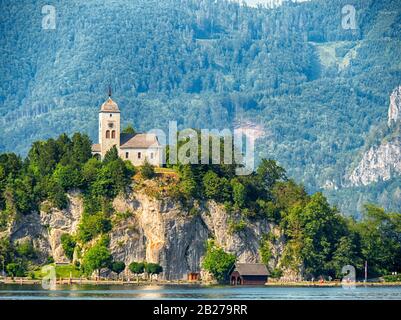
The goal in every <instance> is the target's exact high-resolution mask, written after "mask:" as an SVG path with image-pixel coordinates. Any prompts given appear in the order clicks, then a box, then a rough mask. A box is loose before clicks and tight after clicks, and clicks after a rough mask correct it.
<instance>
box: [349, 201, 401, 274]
mask: <svg viewBox="0 0 401 320" xmlns="http://www.w3.org/2000/svg"><path fill="white" fill-rule="evenodd" d="M356 228H357V231H358V233H359V235H360V237H361V250H362V256H363V258H364V259H365V260H367V261H368V263H369V274H370V275H372V276H379V275H384V274H387V273H389V272H393V271H398V272H400V271H401V214H399V213H387V212H385V210H384V209H383V208H380V207H377V206H374V205H366V206H365V208H364V215H363V219H362V221H361V222H360V223H359V224H358V225H357V226H356Z"/></svg>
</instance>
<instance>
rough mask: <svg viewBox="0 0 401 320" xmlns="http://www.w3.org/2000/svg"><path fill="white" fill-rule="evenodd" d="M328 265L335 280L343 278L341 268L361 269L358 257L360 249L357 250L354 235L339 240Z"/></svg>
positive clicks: (361, 265)
mask: <svg viewBox="0 0 401 320" xmlns="http://www.w3.org/2000/svg"><path fill="white" fill-rule="evenodd" d="M330 264H331V265H330V267H331V268H332V269H333V272H334V274H335V276H336V277H337V278H341V277H342V276H343V274H342V268H343V267H344V266H346V265H352V266H353V267H355V269H356V270H361V269H362V267H363V261H362V259H361V256H360V248H358V243H357V239H356V236H355V235H354V236H353V235H348V236H344V237H341V238H340V240H339V241H338V243H337V247H336V250H335V251H334V254H333V258H332V260H331V261H330Z"/></svg>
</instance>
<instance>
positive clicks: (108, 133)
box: [106, 130, 110, 139]
mask: <svg viewBox="0 0 401 320" xmlns="http://www.w3.org/2000/svg"><path fill="white" fill-rule="evenodd" d="M106 139H110V130H107V131H106Z"/></svg>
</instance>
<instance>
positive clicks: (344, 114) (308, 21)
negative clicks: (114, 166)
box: [0, 0, 401, 213]
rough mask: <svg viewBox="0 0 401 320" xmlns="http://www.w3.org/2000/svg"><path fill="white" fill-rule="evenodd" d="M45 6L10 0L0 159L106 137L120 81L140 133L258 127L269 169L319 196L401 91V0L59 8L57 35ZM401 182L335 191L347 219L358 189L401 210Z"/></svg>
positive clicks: (0, 68) (176, 1)
mask: <svg viewBox="0 0 401 320" xmlns="http://www.w3.org/2000/svg"><path fill="white" fill-rule="evenodd" d="M42 5H43V3H42V1H38V0H35V1H18V2H15V1H2V3H1V8H2V11H3V16H2V19H1V21H0V30H1V34H2V36H1V38H0V45H1V50H0V74H1V79H0V81H1V86H0V119H1V120H2V122H3V123H2V126H0V134H1V136H2V139H1V141H0V151H1V150H3V151H11V152H16V153H17V154H20V155H22V156H25V155H26V154H27V152H28V149H29V146H30V144H31V143H32V142H33V141H35V140H40V139H46V138H50V137H51V136H53V135H54V134H61V133H62V132H67V133H68V134H72V133H73V132H76V131H79V132H86V133H87V134H88V135H89V136H90V137H91V138H92V139H93V140H95V137H96V135H97V110H98V107H99V105H100V104H101V103H102V102H103V100H104V97H105V93H106V91H107V87H108V86H109V85H111V86H112V87H113V96H114V99H115V100H116V101H117V102H118V104H119V106H120V108H121V110H122V112H123V117H122V119H123V121H124V122H125V123H132V124H133V125H134V127H135V128H136V129H137V130H139V131H146V130H149V129H152V128H166V127H167V125H168V121H169V120H176V121H178V123H179V126H180V128H184V127H194V128H219V129H222V128H226V127H228V128H232V127H234V126H244V125H248V124H249V123H251V124H252V125H256V126H260V128H262V130H263V131H264V136H263V137H262V138H260V139H258V140H257V146H256V147H257V159H258V161H259V160H260V159H262V158H274V159H277V161H278V162H279V163H280V165H282V166H284V167H286V168H288V172H289V174H290V175H291V176H292V177H293V178H294V179H295V180H296V181H298V182H302V183H303V184H304V185H305V186H306V188H307V190H308V191H311V192H315V191H318V190H322V187H323V186H324V185H325V184H326V182H327V181H330V182H332V183H333V184H334V185H336V186H337V187H338V188H340V189H341V188H342V186H343V184H344V181H343V180H344V176H345V175H346V173H347V172H349V169H350V168H351V167H352V166H353V165H354V164H355V161H356V159H357V158H358V155H359V153H360V151H361V150H363V149H364V148H365V147H366V145H367V144H368V143H369V141H371V134H372V132H373V131H372V130H373V129H374V128H375V127H379V126H381V125H383V124H384V123H385V121H386V110H387V107H388V103H389V99H388V97H389V95H390V93H391V92H392V90H393V89H394V88H395V87H396V86H398V85H400V79H401V65H400V63H399V61H401V50H400V40H401V39H400V37H401V33H400V32H399V30H400V27H401V26H400V21H401V6H400V2H399V1H398V0H383V1H379V0H336V1H317V0H316V1H308V2H303V3H291V2H284V4H283V5H282V6H279V7H277V8H275V9H268V8H262V7H259V8H254V7H247V6H242V5H239V4H238V3H233V2H230V1H225V0H222V1H213V0H202V1H198V0H165V1H156V0H138V1H126V2H122V1H106V0H89V1H85V2H84V3H83V2H78V1H68V2H65V1H53V2H52V5H54V7H55V9H56V14H57V18H56V29H54V30H44V29H42V19H43V17H44V15H43V14H42V13H41V8H42ZM344 5H353V6H354V7H355V9H356V29H355V30H344V29H343V28H342V24H341V21H342V13H341V8H342V7H343V6H344ZM399 185H400V178H397V177H395V178H394V179H393V180H392V181H389V182H388V183H386V184H383V183H378V184H377V185H373V186H369V187H367V188H359V189H358V188H355V189H350V190H349V189H348V190H347V191H346V192H341V190H340V191H339V192H336V191H333V192H331V191H330V192H329V193H327V194H328V195H329V196H330V200H331V202H332V203H333V204H337V205H340V204H341V203H347V206H344V205H343V208H344V210H345V211H346V212H347V213H354V212H355V210H358V209H360V206H358V207H356V208H355V205H354V204H355V202H358V199H359V198H360V195H363V197H362V199H365V200H368V199H369V200H372V201H376V202H378V203H380V204H381V205H383V206H384V207H386V208H388V209H393V210H399V209H401V208H400V201H399V198H398V197H397V188H398V187H399ZM384 193H385V194H386V196H383V194H384ZM351 195H352V196H351ZM350 197H351V199H350ZM343 200H344V201H343ZM348 204H349V205H348Z"/></svg>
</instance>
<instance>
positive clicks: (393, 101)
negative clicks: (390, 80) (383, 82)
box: [388, 86, 401, 126]
mask: <svg viewBox="0 0 401 320" xmlns="http://www.w3.org/2000/svg"><path fill="white" fill-rule="evenodd" d="M400 121H401V86H399V87H398V88H396V89H395V90H394V91H393V93H392V94H391V96H390V106H389V108H388V125H389V126H391V125H392V124H394V123H398V122H400Z"/></svg>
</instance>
